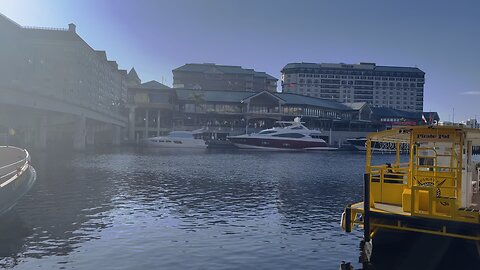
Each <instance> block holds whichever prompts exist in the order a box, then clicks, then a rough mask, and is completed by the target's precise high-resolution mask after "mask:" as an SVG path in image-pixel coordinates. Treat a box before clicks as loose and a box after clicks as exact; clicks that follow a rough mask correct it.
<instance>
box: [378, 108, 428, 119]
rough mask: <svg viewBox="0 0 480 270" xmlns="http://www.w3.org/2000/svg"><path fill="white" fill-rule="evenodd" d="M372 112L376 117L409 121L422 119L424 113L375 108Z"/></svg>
mask: <svg viewBox="0 0 480 270" xmlns="http://www.w3.org/2000/svg"><path fill="white" fill-rule="evenodd" d="M372 112H373V114H374V115H375V116H376V117H395V118H408V119H421V118H422V113H418V112H407V111H402V110H397V109H392V108H387V107H373V108H372Z"/></svg>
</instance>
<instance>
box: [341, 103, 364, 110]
mask: <svg viewBox="0 0 480 270" xmlns="http://www.w3.org/2000/svg"><path fill="white" fill-rule="evenodd" d="M343 104H345V105H346V106H348V107H350V108H352V109H353V110H356V111H358V110H360V109H361V108H363V106H365V105H366V104H367V103H366V102H345V103H343Z"/></svg>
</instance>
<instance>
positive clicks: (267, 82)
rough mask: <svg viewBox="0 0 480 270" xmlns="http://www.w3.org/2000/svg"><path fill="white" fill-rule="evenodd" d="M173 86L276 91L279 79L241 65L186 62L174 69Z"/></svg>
mask: <svg viewBox="0 0 480 270" xmlns="http://www.w3.org/2000/svg"><path fill="white" fill-rule="evenodd" d="M172 72H173V88H187V89H196V90H201V89H208V90H222V91H223V90H231V91H254V92H261V91H268V92H276V90H277V81H278V79H277V78H275V77H273V76H270V75H268V74H267V73H265V72H258V71H255V70H253V69H245V68H242V67H240V66H225V65H216V64H209V63H206V64H185V65H183V66H181V67H179V68H176V69H174V70H173V71H172Z"/></svg>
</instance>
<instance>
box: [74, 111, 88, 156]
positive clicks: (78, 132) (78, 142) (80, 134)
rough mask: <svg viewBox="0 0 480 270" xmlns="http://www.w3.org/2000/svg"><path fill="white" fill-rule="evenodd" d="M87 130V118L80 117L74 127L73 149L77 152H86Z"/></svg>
mask: <svg viewBox="0 0 480 270" xmlns="http://www.w3.org/2000/svg"><path fill="white" fill-rule="evenodd" d="M86 129H87V121H86V119H85V116H83V115H82V116H79V117H78V118H77V119H76V120H75V123H74V127H73V149H75V150H84V149H85V143H86V140H85V138H86V135H87V134H86V133H87V132H86Z"/></svg>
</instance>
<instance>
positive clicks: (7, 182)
mask: <svg viewBox="0 0 480 270" xmlns="http://www.w3.org/2000/svg"><path fill="white" fill-rule="evenodd" d="M36 178H37V173H36V172H35V169H34V168H33V167H32V166H31V165H30V155H29V153H28V151H27V150H24V149H20V148H17V147H13V146H0V215H1V214H4V213H6V212H8V211H9V210H10V209H12V208H13V207H14V206H15V205H16V204H17V202H18V200H20V198H21V197H22V196H23V195H25V194H26V193H27V192H28V191H29V190H30V188H31V187H32V186H33V184H34V183H35V180H36Z"/></svg>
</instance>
